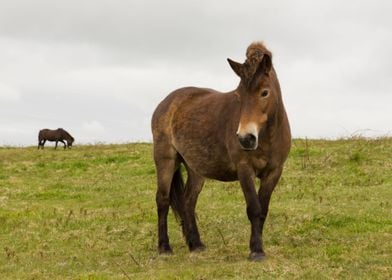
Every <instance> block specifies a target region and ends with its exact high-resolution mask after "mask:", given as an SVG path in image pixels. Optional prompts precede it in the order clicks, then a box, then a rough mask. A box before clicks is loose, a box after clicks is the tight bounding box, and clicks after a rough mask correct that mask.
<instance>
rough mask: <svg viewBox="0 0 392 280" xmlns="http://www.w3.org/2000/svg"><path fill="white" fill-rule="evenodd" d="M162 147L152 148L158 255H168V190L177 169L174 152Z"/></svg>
mask: <svg viewBox="0 0 392 280" xmlns="http://www.w3.org/2000/svg"><path fill="white" fill-rule="evenodd" d="M171 150H172V149H170V148H169V149H168V148H167V147H164V148H163V149H158V148H157V147H156V146H155V147H154V159H155V165H156V171H157V181H158V182H157V185H158V187H157V193H156V204H157V210H158V251H159V253H160V254H170V253H172V249H171V247H170V244H169V236H168V233H167V214H168V212H169V205H170V188H171V184H172V181H173V176H174V174H175V172H176V170H177V169H178V164H177V160H176V152H175V151H171Z"/></svg>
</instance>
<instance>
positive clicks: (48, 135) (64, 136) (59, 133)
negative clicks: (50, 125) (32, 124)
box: [38, 128, 75, 149]
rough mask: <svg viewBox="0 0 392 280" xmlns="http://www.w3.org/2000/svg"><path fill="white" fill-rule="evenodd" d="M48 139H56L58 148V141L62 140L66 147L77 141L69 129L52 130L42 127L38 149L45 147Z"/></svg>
mask: <svg viewBox="0 0 392 280" xmlns="http://www.w3.org/2000/svg"><path fill="white" fill-rule="evenodd" d="M46 140H48V141H56V146H55V147H54V148H55V149H57V144H58V142H61V143H63V144H64V149H65V148H67V147H68V148H71V147H72V143H73V142H74V141H75V139H74V138H73V137H72V136H71V134H69V133H68V132H67V131H65V130H64V129H62V128H58V129H56V130H51V129H47V128H45V129H42V130H40V131H39V133H38V149H39V148H41V149H43V148H44V145H45V142H46ZM64 140H66V141H67V143H65V142H64Z"/></svg>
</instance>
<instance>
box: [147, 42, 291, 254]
mask: <svg viewBox="0 0 392 280" xmlns="http://www.w3.org/2000/svg"><path fill="white" fill-rule="evenodd" d="M246 56H247V59H246V60H245V62H244V63H238V62H234V61H232V60H230V59H228V61H229V64H230V66H231V68H232V69H233V70H234V72H235V73H236V74H237V75H238V76H239V77H240V78H241V80H240V83H239V85H238V87H237V88H236V89H235V90H233V91H231V92H228V93H220V92H217V91H215V90H212V89H206V88H196V87H188V88H181V89H178V90H175V91H174V92H172V93H171V94H170V95H168V96H167V97H166V98H165V99H164V100H163V101H162V102H161V103H160V104H159V105H158V107H157V108H156V110H155V112H154V115H153V117H152V133H153V140H154V160H155V165H156V171H157V177H158V188H157V193H156V203H157V208H158V250H159V252H160V253H171V252H172V249H171V246H170V244H169V237H168V233H167V214H168V210H169V205H170V206H171V208H172V210H173V212H174V213H175V214H176V215H177V217H178V218H179V219H180V221H181V225H182V231H183V234H184V237H185V240H186V243H187V245H188V247H189V249H190V250H191V251H198V250H203V249H204V244H203V243H202V242H201V240H200V235H199V231H198V228H197V225H196V218H195V208H196V202H197V198H198V195H199V193H200V191H201V189H202V186H203V183H204V181H205V178H211V179H216V180H220V181H236V180H239V181H240V185H241V188H242V191H243V193H244V196H245V201H246V206H247V207H246V213H247V215H248V218H249V220H250V223H251V236H250V242H249V247H250V255H249V258H250V259H251V260H261V259H263V258H264V256H265V253H264V250H263V245H262V232H263V225H264V222H265V219H266V217H267V213H268V205H269V202H270V198H271V194H272V191H273V190H274V188H275V186H276V184H277V183H278V181H279V178H280V176H281V174H282V170H283V164H284V162H285V160H286V158H287V155H288V153H289V150H290V145H291V135H290V127H289V122H288V119H287V116H286V111H285V108H284V106H283V100H282V96H281V91H280V86H279V82H278V78H277V75H276V73H275V70H274V67H273V65H272V56H271V52H270V51H269V50H267V48H266V47H265V46H264V45H263V44H262V43H253V44H251V45H250V46H249V47H248V49H247V52H246ZM181 165H183V166H185V168H186V171H187V173H188V176H187V181H186V183H185V184H184V182H183V179H182V176H181V170H180V166H181ZM256 178H259V179H260V182H261V185H260V188H259V190H258V193H257V192H256V189H255V179H256ZM209 199H215V198H214V197H213V196H212V197H210V198H209Z"/></svg>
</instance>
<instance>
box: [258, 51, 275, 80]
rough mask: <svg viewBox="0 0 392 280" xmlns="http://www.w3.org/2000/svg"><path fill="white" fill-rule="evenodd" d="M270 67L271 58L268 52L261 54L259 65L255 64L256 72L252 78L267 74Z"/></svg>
mask: <svg viewBox="0 0 392 280" xmlns="http://www.w3.org/2000/svg"><path fill="white" fill-rule="evenodd" d="M271 68H272V59H271V56H270V55H269V54H263V58H262V59H261V61H260V63H259V65H258V66H257V70H256V73H255V75H254V78H257V77H259V76H261V75H264V74H268V73H269V71H271Z"/></svg>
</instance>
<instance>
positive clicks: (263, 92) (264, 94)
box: [260, 89, 269, 97]
mask: <svg viewBox="0 0 392 280" xmlns="http://www.w3.org/2000/svg"><path fill="white" fill-rule="evenodd" d="M268 95H269V90H268V89H265V90H263V91H262V92H261V94H260V96H261V97H267V96H268Z"/></svg>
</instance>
